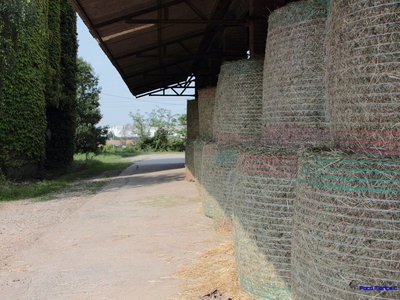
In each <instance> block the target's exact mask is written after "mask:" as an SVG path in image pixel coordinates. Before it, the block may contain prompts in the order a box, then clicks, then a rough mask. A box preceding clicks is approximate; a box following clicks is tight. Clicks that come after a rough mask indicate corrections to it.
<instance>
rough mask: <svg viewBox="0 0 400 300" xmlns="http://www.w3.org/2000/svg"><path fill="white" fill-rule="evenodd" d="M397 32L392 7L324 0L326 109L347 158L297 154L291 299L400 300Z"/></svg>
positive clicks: (336, 153) (392, 3) (353, 0)
mask: <svg viewBox="0 0 400 300" xmlns="http://www.w3.org/2000/svg"><path fill="white" fill-rule="evenodd" d="M399 32H400V22H399V2H398V1H375V2H373V1H366V0H349V1H347V0H346V1H344V0H332V1H331V5H330V16H329V22H328V38H327V54H328V56H327V57H328V59H327V79H328V82H327V87H328V102H327V108H328V112H329V117H330V123H331V132H332V135H333V140H334V142H335V146H336V147H337V148H339V149H344V150H345V151H347V152H340V151H339V150H336V151H325V152H321V153H315V152H312V151H307V152H305V153H303V154H302V158H301V162H300V167H299V182H298V192H297V194H298V198H297V200H296V202H295V214H294V231H293V232H294V234H293V236H294V239H293V251H292V264H293V291H292V296H293V299H304V298H312V299H349V300H350V299H399V295H398V292H397V291H391V290H390V289H391V288H393V287H394V286H396V285H397V284H398V279H399V278H400V252H399V249H400V242H399V241H400V231H399V228H400V220H399V217H398V216H399V213H400V196H399V195H400V193H399V192H400V163H399V161H398V155H399V154H400V151H399V145H400V144H399V142H400V140H399V137H400V132H399V128H398V125H399V121H400V119H399V114H398V111H399V108H400V97H399V96H400V83H399V76H398V69H399V66H400V52H399V51H398V49H399V45H400V35H399ZM396 72H397V73H396ZM348 150H352V152H349V151H348Z"/></svg>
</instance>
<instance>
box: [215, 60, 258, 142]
mask: <svg viewBox="0 0 400 300" xmlns="http://www.w3.org/2000/svg"><path fill="white" fill-rule="evenodd" d="M262 78H263V60H262V59H254V60H239V61H233V62H226V63H224V64H223V65H222V66H221V72H220V74H219V78H218V85H217V91H216V96H215V109H214V139H215V140H216V141H217V142H218V144H221V145H222V144H240V143H248V142H258V141H259V139H260V137H261V115H262V88H263V87H262Z"/></svg>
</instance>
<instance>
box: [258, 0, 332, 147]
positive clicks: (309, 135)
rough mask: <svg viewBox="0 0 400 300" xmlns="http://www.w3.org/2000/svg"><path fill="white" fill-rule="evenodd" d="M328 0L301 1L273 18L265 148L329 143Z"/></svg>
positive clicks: (264, 118)
mask: <svg viewBox="0 0 400 300" xmlns="http://www.w3.org/2000/svg"><path fill="white" fill-rule="evenodd" d="M326 19H327V4H326V1H308V2H304V1H303V2H296V3H291V4H288V5H286V6H284V7H283V8H281V9H278V10H275V11H274V12H273V13H272V14H271V15H270V17H269V20H268V38H267V44H266V51H265V61H264V90H263V115H262V122H263V134H262V141H263V143H264V144H265V145H272V146H278V147H291V148H299V147H300V146H302V145H328V144H329V143H330V135H329V124H328V122H327V118H326V105H325V104H326V87H325V46H324V41H325V34H326Z"/></svg>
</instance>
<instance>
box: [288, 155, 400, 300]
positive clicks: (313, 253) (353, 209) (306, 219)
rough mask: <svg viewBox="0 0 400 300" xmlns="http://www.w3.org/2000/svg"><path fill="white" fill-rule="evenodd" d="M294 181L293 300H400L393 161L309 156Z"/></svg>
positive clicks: (398, 171)
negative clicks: (295, 182)
mask: <svg viewBox="0 0 400 300" xmlns="http://www.w3.org/2000/svg"><path fill="white" fill-rule="evenodd" d="M298 176H299V177H298V178H299V179H298V189H297V198H296V201H295V205H294V216H293V219H294V230H293V244H292V266H293V268H292V280H293V285H292V296H293V299H327V300H329V299H332V300H336V299H344V300H353V299H400V294H399V291H390V290H387V291H383V290H380V289H379V287H380V286H386V287H390V286H392V287H393V286H398V284H399V279H400V251H399V250H400V219H399V215H400V162H399V161H394V160H388V159H371V158H368V157H366V156H361V155H356V154H352V155H349V154H347V155H346V154H344V153H341V152H339V151H331V152H321V153H315V152H311V151H309V152H305V153H303V154H302V155H301V158H300V163H299V171H298ZM360 286H363V287H368V289H369V287H372V288H371V290H365V289H364V288H360ZM375 287H377V288H375Z"/></svg>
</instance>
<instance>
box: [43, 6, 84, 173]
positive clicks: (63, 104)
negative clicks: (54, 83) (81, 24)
mask: <svg viewBox="0 0 400 300" xmlns="http://www.w3.org/2000/svg"><path fill="white" fill-rule="evenodd" d="M51 1H55V0H51ZM59 1H60V49H61V52H60V86H61V93H60V98H59V101H58V103H57V105H48V107H47V112H46V115H47V122H48V124H47V142H46V160H45V162H44V167H45V168H46V169H56V170H60V169H64V168H66V167H68V165H69V164H70V163H72V161H73V158H74V153H75V144H74V143H75V132H76V87H77V81H76V73H77V64H76V59H77V51H78V41H77V29H76V13H75V11H74V10H73V8H72V6H71V5H70V4H69V2H68V0H59Z"/></svg>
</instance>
